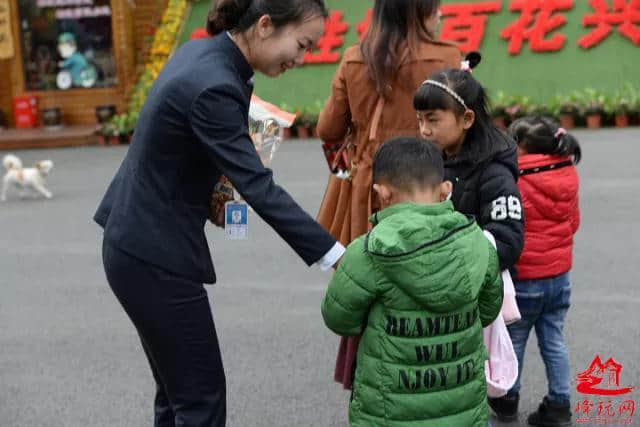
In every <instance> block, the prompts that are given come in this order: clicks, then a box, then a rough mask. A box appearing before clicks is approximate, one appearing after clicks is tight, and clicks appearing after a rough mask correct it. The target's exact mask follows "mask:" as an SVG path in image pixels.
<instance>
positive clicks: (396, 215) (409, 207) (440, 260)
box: [365, 201, 489, 312]
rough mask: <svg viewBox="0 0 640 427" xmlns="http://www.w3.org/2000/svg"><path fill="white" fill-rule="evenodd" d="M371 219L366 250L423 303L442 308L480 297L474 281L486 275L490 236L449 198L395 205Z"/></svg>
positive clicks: (391, 278)
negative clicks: (447, 199)
mask: <svg viewBox="0 0 640 427" xmlns="http://www.w3.org/2000/svg"><path fill="white" fill-rule="evenodd" d="M371 222H372V223H373V224H374V226H375V227H374V228H373V229H372V230H371V231H370V232H369V234H368V235H367V237H366V238H365V250H366V251H367V252H368V253H369V254H370V255H371V256H372V257H373V258H374V260H375V264H376V266H377V267H378V268H379V269H380V271H381V272H382V274H384V275H385V276H387V278H388V279H389V280H390V281H392V282H393V283H394V284H395V285H396V286H398V287H399V288H400V289H401V290H402V291H403V292H404V293H405V294H407V295H408V296H410V297H411V298H412V299H413V300H415V301H416V302H417V303H418V304H420V305H421V306H423V307H425V308H427V309H428V310H431V311H434V312H442V311H447V310H451V309H454V308H455V307H459V306H460V305H462V304H466V303H468V302H470V301H471V300H473V299H474V298H475V296H474V295H472V289H474V288H477V287H476V286H473V284H475V283H478V282H481V281H482V280H483V279H484V273H485V271H486V266H487V263H488V259H489V252H488V251H487V250H486V247H487V241H486V239H485V237H484V236H483V235H482V232H481V231H480V229H479V228H478V227H477V226H475V220H474V219H473V218H469V217H466V216H464V215H462V214H460V213H458V212H455V211H454V209H453V204H452V203H451V202H450V201H446V202H442V203H438V204H432V205H417V204H414V203H402V204H398V205H394V206H391V207H389V208H387V209H385V210H383V211H381V212H378V213H377V214H374V215H373V216H372V217H371ZM478 233H479V235H480V238H478V237H479V235H478ZM482 245H484V247H482ZM479 267H480V268H479Z"/></svg>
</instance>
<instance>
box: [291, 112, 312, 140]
mask: <svg viewBox="0 0 640 427" xmlns="http://www.w3.org/2000/svg"><path fill="white" fill-rule="evenodd" d="M298 111H299V112H298V118H297V119H296V121H295V124H294V125H295V127H296V132H297V133H298V138H301V139H308V138H309V137H310V136H311V128H310V123H311V122H310V119H309V111H308V110H307V109H305V108H301V109H299V110H298Z"/></svg>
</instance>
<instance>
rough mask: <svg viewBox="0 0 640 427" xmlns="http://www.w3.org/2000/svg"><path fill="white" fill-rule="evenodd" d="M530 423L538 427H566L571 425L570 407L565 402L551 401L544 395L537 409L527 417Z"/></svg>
mask: <svg viewBox="0 0 640 427" xmlns="http://www.w3.org/2000/svg"><path fill="white" fill-rule="evenodd" d="M527 421H528V422H529V424H530V425H532V426H540V427H568V426H570V425H571V407H570V405H569V403H567V404H564V405H562V404H557V403H553V402H552V401H550V400H549V399H547V398H546V397H545V398H544V399H543V400H542V403H541V404H540V406H539V407H538V410H537V411H536V412H534V413H532V414H531V415H529V418H528V419H527Z"/></svg>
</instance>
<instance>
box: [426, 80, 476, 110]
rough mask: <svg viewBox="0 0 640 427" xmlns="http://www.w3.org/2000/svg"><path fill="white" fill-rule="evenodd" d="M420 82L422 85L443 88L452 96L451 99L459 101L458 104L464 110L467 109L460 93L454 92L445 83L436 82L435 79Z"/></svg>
mask: <svg viewBox="0 0 640 427" xmlns="http://www.w3.org/2000/svg"><path fill="white" fill-rule="evenodd" d="M422 84H423V85H431V86H436V87H439V88H440V89H442V90H444V91H445V92H447V93H448V94H449V95H451V96H452V97H453V99H455V100H456V101H458V102H459V103H460V105H462V106H463V107H464V109H465V110H468V108H467V104H465V103H464V99H462V97H461V96H460V95H458V94H457V93H455V92H454V91H453V89H451V88H449V87H448V86H447V85H443V84H442V83H440V82H437V81H435V80H425V81H423V82H422Z"/></svg>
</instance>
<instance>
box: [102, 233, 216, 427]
mask: <svg viewBox="0 0 640 427" xmlns="http://www.w3.org/2000/svg"><path fill="white" fill-rule="evenodd" d="M102 260H103V262H104V269H105V272H106V274H107V280H108V282H109V285H110V286H111V289H112V290H113V293H114V294H115V295H116V297H117V298H118V301H120V304H121V305H122V307H123V308H124V310H125V311H126V312H127V315H128V316H129V318H130V319H131V321H132V322H133V324H134V325H135V327H136V329H137V330H138V334H139V336H140V340H141V341H142V348H143V349H144V352H145V353H146V355H147V359H148V360H149V364H150V365H151V371H152V373H153V377H154V378H155V381H156V387H157V390H156V397H155V423H154V425H155V426H156V427H174V426H180V427H187V426H188V427H196V426H197V427H201V426H202V427H204V426H206V427H211V426H224V425H225V419H226V387H225V377H224V371H223V368H222V359H221V355H220V348H219V346H218V337H217V336H216V330H215V326H214V323H213V317H212V316H211V308H210V306H209V300H208V299H207V292H206V291H205V289H204V286H203V285H202V283H196V282H193V281H191V280H189V279H185V278H183V277H179V276H176V275H173V274H171V273H169V272H167V271H165V270H163V269H161V268H158V267H155V266H153V265H151V264H148V263H146V262H144V261H141V260H140V259H138V258H136V257H133V256H131V255H129V254H127V253H125V252H123V251H121V250H119V249H118V248H116V247H114V246H113V245H111V244H109V243H107V242H103V245H102Z"/></svg>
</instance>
